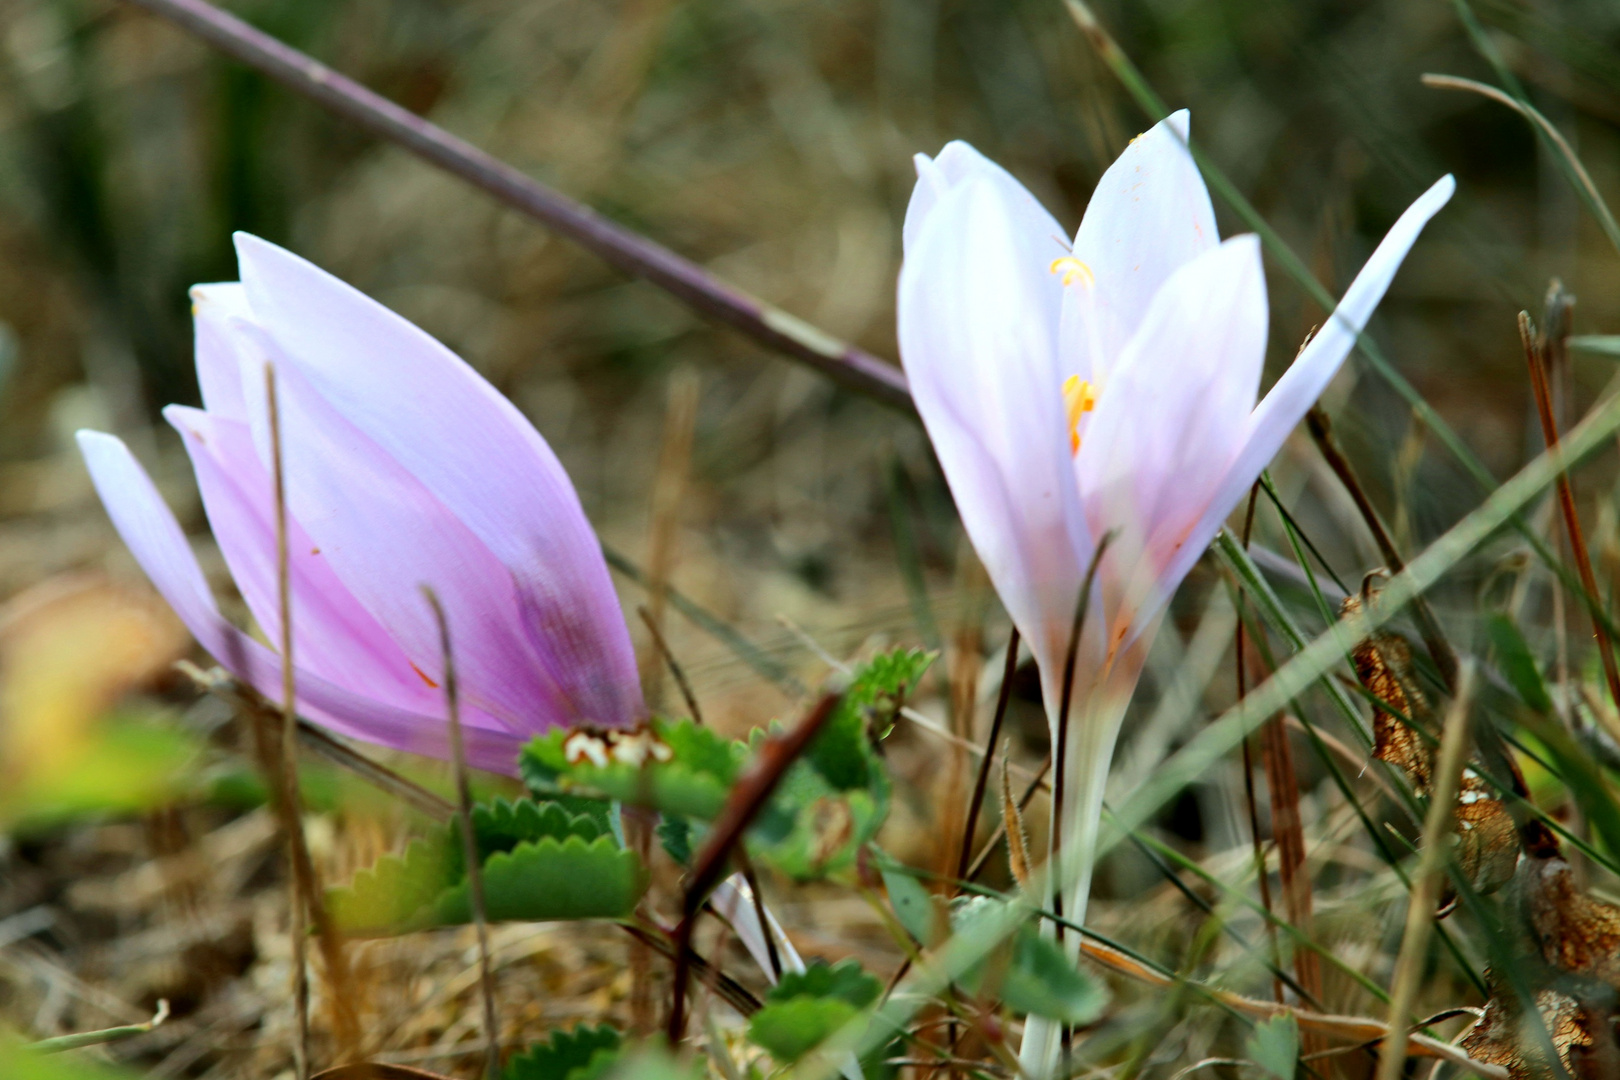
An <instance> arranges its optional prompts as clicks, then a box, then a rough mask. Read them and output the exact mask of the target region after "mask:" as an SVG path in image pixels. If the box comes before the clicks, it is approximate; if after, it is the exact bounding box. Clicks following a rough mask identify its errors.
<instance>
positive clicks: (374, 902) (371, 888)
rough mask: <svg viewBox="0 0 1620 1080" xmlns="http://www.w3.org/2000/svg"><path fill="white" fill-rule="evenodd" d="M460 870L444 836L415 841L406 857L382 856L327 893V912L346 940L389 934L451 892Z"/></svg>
mask: <svg viewBox="0 0 1620 1080" xmlns="http://www.w3.org/2000/svg"><path fill="white" fill-rule="evenodd" d="M464 865H465V864H463V863H461V862H460V858H459V856H457V855H455V854H454V853H453V851H452V849H451V846H450V843H449V840H448V836H447V835H446V834H445V833H444V832H442V831H441V832H437V833H435V834H434V835H433V836H431V837H419V838H417V839H415V840H412V841H411V842H410V843H409V844H408V845H407V846H406V848H405V851H404V854H402V855H384V856H383V857H382V858H380V859H378V860H377V862H376V863H375V864H374V865H372V866H369V867H367V868H366V869H364V870H361V871H359V872H358V873H356V874H355V875H354V880H352V881H351V882H349V884H348V885H344V886H339V887H336V888H331V889H328V890H326V907H327V910H328V911H329V912H330V914H331V916H332V921H333V922H334V923H336V924H337V927H338V928H339V929H340V930H342V931H343V932H344V933H346V934H356V935H362V936H365V935H376V934H387V933H391V932H394V931H396V930H398V929H399V928H401V927H403V926H404V925H405V924H406V923H408V922H409V921H410V920H411V917H412V916H414V915H415V914H416V913H417V912H419V911H421V910H422V909H423V908H426V907H427V906H428V905H429V904H431V903H433V901H434V899H435V898H436V897H438V896H439V895H440V894H442V893H443V892H444V891H445V890H446V889H449V888H451V887H452V886H453V885H454V884H455V883H456V881H457V879H458V878H459V877H460V876H461V875H462V874H463V873H464Z"/></svg>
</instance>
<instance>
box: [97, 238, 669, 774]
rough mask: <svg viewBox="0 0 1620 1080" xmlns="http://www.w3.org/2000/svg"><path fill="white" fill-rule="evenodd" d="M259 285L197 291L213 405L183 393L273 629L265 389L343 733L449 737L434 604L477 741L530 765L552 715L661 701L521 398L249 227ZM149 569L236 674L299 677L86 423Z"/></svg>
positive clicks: (438, 742)
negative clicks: (526, 751) (644, 686)
mask: <svg viewBox="0 0 1620 1080" xmlns="http://www.w3.org/2000/svg"><path fill="white" fill-rule="evenodd" d="M236 249H237V256H238V259H239V263H240V268H241V274H242V280H241V282H240V283H234V282H233V283H230V284H220V285H199V286H197V287H196V288H194V289H193V290H192V299H193V301H194V309H193V310H194V313H195V316H196V331H197V337H196V341H197V374H198V381H199V382H200V384H201V386H202V395H203V403H204V406H205V408H204V409H192V408H186V407H184V406H180V405H171V406H169V407H168V408H167V409H165V410H164V416H165V417H166V418H167V419H168V421H169V423H170V424H172V425H173V426H174V427H175V429H176V430H177V431H179V433H180V435H181V437H182V438H183V440H184V443H185V447H186V450H187V451H188V452H189V453H190V455H191V461H192V465H193V467H194V469H195V470H196V475H197V484H198V487H199V488H200V489H201V492H202V498H203V505H204V507H205V508H206V510H207V513H208V521H209V524H210V526H211V527H212V529H213V532H214V537H215V539H216V540H217V541H218V543H219V546H220V550H221V552H222V553H223V555H224V557H225V562H226V564H227V565H228V566H229V568H230V571H231V575H232V577H233V578H234V579H235V581H236V585H237V588H238V589H239V590H240V591H241V594H242V597H243V599H244V600H245V601H246V602H247V606H248V608H249V610H250V611H251V612H252V613H253V617H254V619H256V620H257V622H258V624H259V627H260V628H261V629H262V631H263V633H264V635H265V636H266V637H267V638H268V639H269V640H271V641H280V639H281V623H280V617H279V614H278V604H277V572H276V530H275V497H274V490H273V484H272V475H273V473H272V469H271V459H270V449H269V448H270V430H269V419H268V410H267V401H266V379H265V370H266V365H272V366H273V369H274V376H275V381H276V389H277V399H278V404H279V412H280V418H281V420H280V422H281V434H282V446H283V456H284V465H285V476H286V498H287V511H288V519H289V520H288V537H287V541H288V556H289V558H288V562H289V577H290V584H291V591H292V612H293V619H292V621H293V658H294V663H295V665H296V667H297V691H298V708H299V710H300V712H301V713H303V714H304V715H306V716H308V717H309V718H310V719H311V720H314V721H316V722H318V723H321V724H324V725H326V726H327V727H330V728H332V729H333V730H334V731H337V732H340V733H342V734H344V735H349V736H353V737H355V738H358V739H364V740H367V741H370V742H374V743H379V744H382V745H385V746H390V747H394V748H397V749H402V750H410V751H413V752H416V753H423V754H431V755H434V756H440V757H447V756H448V749H447V747H448V732H447V726H446V719H445V716H446V714H445V701H444V691H443V690H442V689H441V684H442V682H443V671H442V662H441V659H440V647H439V639H438V629H437V623H436V622H435V621H434V618H433V615H432V612H431V610H430V609H429V607H428V605H427V603H426V602H425V601H424V599H423V595H422V592H421V587H422V586H423V585H429V586H431V587H432V588H433V589H434V590H435V591H436V592H437V594H438V596H439V598H440V600H441V601H442V603H443V605H444V608H445V612H446V616H447V618H448V620H449V623H450V627H451V631H452V633H453V635H454V641H455V650H456V652H455V660H456V670H457V675H458V677H459V679H460V686H461V700H462V718H463V723H464V725H465V733H466V738H467V752H468V759H469V761H470V762H471V763H473V764H475V765H478V766H480V767H482V768H487V769H493V770H498V771H502V772H512V771H514V770H515V769H516V755H517V751H518V748H519V747H520V746H521V745H522V744H523V743H524V742H525V741H527V740H528V739H529V738H530V737H532V736H533V735H535V734H536V733H539V732H542V731H545V730H546V729H548V728H550V727H553V726H556V725H576V724H586V723H589V724H597V725H607V726H619V725H626V724H630V723H633V722H635V721H636V720H637V719H639V718H640V716H641V714H642V712H643V705H642V698H641V690H640V686H639V683H638V682H637V677H636V665H635V657H634V653H633V651H632V648H631V644H630V635H629V630H628V628H627V627H626V626H625V623H624V617H623V614H622V613H621V611H620V608H619V603H618V599H617V598H616V596H615V595H614V592H613V586H612V582H611V581H610V579H609V576H608V569H607V565H606V563H605V562H604V561H603V558H602V553H601V548H600V547H599V546H598V544H597V540H596V537H595V535H594V534H593V532H592V531H591V527H590V524H589V522H587V521H586V519H585V514H584V511H583V509H582V508H581V507H580V503H579V497H578V495H577V494H576V493H575V492H574V488H573V485H572V484H571V483H570V482H569V480H568V476H567V474H566V473H565V472H564V471H563V469H562V466H561V464H560V463H559V462H558V461H557V458H556V456H555V455H554V454H553V453H552V452H551V448H550V447H549V446H547V445H546V442H545V440H544V439H542V438H541V437H540V435H539V433H538V432H536V431H535V430H534V428H533V426H531V425H530V424H529V422H528V421H527V420H525V419H524V418H523V416H522V415H521V414H520V413H519V412H518V411H517V409H516V408H515V407H514V406H513V405H512V404H511V402H509V401H507V400H506V399H505V398H504V397H502V396H501V395H500V394H499V393H498V392H497V391H496V390H495V388H494V387H492V386H491V385H490V384H489V383H488V382H486V381H485V380H484V379H483V378H482V377H481V376H479V375H478V374H477V372H475V371H473V369H472V368H471V367H469V366H468V365H467V364H466V363H465V362H464V361H462V360H461V359H460V358H459V357H457V356H456V355H455V354H454V353H452V352H450V350H448V349H446V348H445V347H444V346H443V345H441V344H440V343H439V342H437V341H435V340H434V339H433V338H432V337H430V336H428V335H427V334H426V333H424V332H423V331H422V330H420V329H418V328H417V327H416V326H414V325H412V324H411V323H410V322H408V321H407V320H405V319H404V318H402V317H400V316H399V315H396V314H395V313H394V312H392V311H389V310H388V309H387V308H385V307H383V306H382V305H381V304H378V303H376V302H375V301H373V300H371V299H369V298H368V297H366V296H364V295H362V294H361V293H360V292H358V291H356V290H355V289H353V288H351V287H349V286H348V285H346V284H344V283H343V282H341V281H338V280H337V279H336V278H334V277H332V276H331V275H329V274H327V273H325V272H324V271H322V270H320V269H318V268H317V267H315V266H312V265H311V264H309V263H308V262H305V261H304V260H303V259H300V258H298V257H297V256H295V255H292V254H291V253H289V252H287V251H284V250H282V249H281V248H278V247H276V246H275V245H273V244H269V243H266V242H265V241H263V240H260V239H258V238H256V237H253V236H247V235H244V234H238V235H237V238H236ZM79 445H80V448H81V450H82V451H83V453H84V458H85V461H86V463H87V464H88V465H89V467H90V474H91V477H92V478H93V480H94V481H95V485H96V490H97V491H98V492H99V493H100V495H101V499H102V502H103V503H105V504H106V507H107V511H108V513H109V514H110V515H111V516H112V519H113V522H114V524H115V525H116V526H117V527H118V531H119V533H120V534H121V535H122V536H123V538H124V541H125V543H127V544H128V545H129V547H130V549H131V551H133V552H134V554H135V558H136V559H137V561H139V562H140V564H141V567H142V568H143V569H144V570H145V571H146V573H147V576H148V577H150V578H151V579H152V583H153V584H154V585H155V586H157V588H158V590H159V591H160V592H161V593H162V594H163V595H164V597H165V598H167V599H168V601H169V603H170V604H171V605H172V606H173V607H174V609H175V611H176V612H177V613H178V614H179V615H180V617H181V619H182V620H184V621H185V623H186V625H187V626H188V627H189V628H190V630H191V632H192V634H193V635H195V636H196V638H197V640H198V641H199V642H200V643H201V644H202V645H203V647H204V648H206V649H207V650H208V651H209V652H211V653H212V654H213V655H214V657H215V658H216V659H217V660H218V661H219V662H220V663H221V664H222V665H224V666H225V667H226V668H227V669H228V670H230V671H231V673H232V674H234V675H236V676H237V677H238V678H240V679H242V680H243V681H245V682H247V683H249V684H251V685H252V686H254V687H256V688H257V689H258V690H259V691H260V692H262V693H264V694H265V695H267V696H269V697H271V698H279V697H280V693H281V691H280V686H281V657H280V656H279V655H277V654H276V653H275V652H274V651H272V650H270V649H267V648H265V647H264V646H263V645H261V644H259V642H257V641H255V640H254V639H253V638H251V637H249V636H248V635H247V634H246V633H244V632H242V631H240V630H238V629H236V628H235V627H234V626H232V625H231V624H230V623H229V622H227V621H226V619H225V618H224V617H223V616H222V615H221V614H220V612H219V609H218V607H217V605H216V604H215V602H214V599H213V596H212V595H211V594H210V592H209V589H208V585H207V582H206V581H205V580H204V578H203V574H202V571H201V569H200V568H199V566H198V564H197V561H196V559H195V558H194V556H193V555H192V552H191V549H190V547H189V546H188V544H187V542H186V539H185V536H184V535H183V534H182V532H181V530H180V527H179V525H178V523H177V522H176V521H175V519H174V516H173V515H172V514H171V513H170V511H169V509H168V507H167V506H166V505H164V503H163V501H162V499H161V498H160V497H159V495H158V493H157V489H156V488H155V487H154V486H153V484H152V481H151V480H150V479H149V478H148V477H147V475H146V473H145V472H144V471H143V470H142V469H141V467H140V465H139V464H137V463H136V461H135V459H134V458H133V457H132V456H131V455H130V452H129V450H128V449H127V448H126V447H125V446H124V444H123V443H122V442H120V441H119V440H118V439H116V438H114V437H113V436H111V435H106V434H102V433H100V432H94V431H82V432H80V433H79Z"/></svg>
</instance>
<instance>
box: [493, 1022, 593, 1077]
mask: <svg viewBox="0 0 1620 1080" xmlns="http://www.w3.org/2000/svg"><path fill="white" fill-rule="evenodd" d="M623 1045H624V1039H623V1037H622V1036H621V1035H620V1034H619V1032H618V1031H617V1030H615V1029H614V1028H612V1027H609V1026H607V1025H606V1024H604V1025H602V1026H601V1027H586V1026H584V1025H581V1026H579V1027H576V1028H574V1029H573V1030H572V1031H554V1032H552V1033H551V1037H550V1038H549V1039H547V1040H546V1041H545V1042H540V1043H534V1044H533V1045H531V1046H530V1047H529V1048H528V1049H527V1050H525V1051H524V1052H523V1053H521V1054H519V1055H518V1056H517V1057H514V1058H512V1059H511V1060H510V1061H508V1062H507V1063H506V1068H505V1069H503V1070H502V1071H501V1080H596V1078H597V1077H600V1076H601V1075H602V1074H603V1073H605V1072H606V1071H607V1070H608V1067H609V1066H610V1065H612V1064H613V1063H614V1061H616V1060H617V1059H618V1056H619V1052H620V1050H621V1049H622V1048H623Z"/></svg>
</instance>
